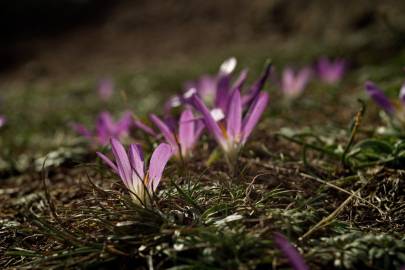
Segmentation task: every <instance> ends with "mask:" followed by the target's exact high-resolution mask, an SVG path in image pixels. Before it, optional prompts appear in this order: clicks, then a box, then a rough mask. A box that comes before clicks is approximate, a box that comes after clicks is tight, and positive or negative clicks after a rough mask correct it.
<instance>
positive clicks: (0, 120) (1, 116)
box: [0, 115, 7, 128]
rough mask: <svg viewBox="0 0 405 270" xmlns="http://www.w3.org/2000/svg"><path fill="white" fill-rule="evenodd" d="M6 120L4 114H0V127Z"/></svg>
mask: <svg viewBox="0 0 405 270" xmlns="http://www.w3.org/2000/svg"><path fill="white" fill-rule="evenodd" d="M6 122H7V119H6V117H5V116H4V115H0V128H1V127H2V126H4V125H5V124H6Z"/></svg>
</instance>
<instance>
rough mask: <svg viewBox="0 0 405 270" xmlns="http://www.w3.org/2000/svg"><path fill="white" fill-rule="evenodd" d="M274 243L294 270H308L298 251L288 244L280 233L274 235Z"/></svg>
mask: <svg viewBox="0 0 405 270" xmlns="http://www.w3.org/2000/svg"><path fill="white" fill-rule="evenodd" d="M274 242H275V244H276V246H277V247H278V249H280V251H281V252H282V253H283V254H284V256H285V257H286V258H287V259H288V262H289V264H290V265H291V267H292V268H293V269H294V270H309V267H308V266H307V264H306V263H305V261H304V258H302V256H301V254H300V253H299V252H298V250H297V249H296V248H295V247H294V246H293V245H292V244H290V243H289V242H288V240H287V238H286V237H285V236H284V235H282V234H281V233H275V234H274Z"/></svg>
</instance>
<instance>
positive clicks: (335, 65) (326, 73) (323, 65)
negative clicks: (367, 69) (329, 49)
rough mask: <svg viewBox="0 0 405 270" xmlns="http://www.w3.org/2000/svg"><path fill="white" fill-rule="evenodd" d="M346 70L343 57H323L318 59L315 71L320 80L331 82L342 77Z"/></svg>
mask: <svg viewBox="0 0 405 270" xmlns="http://www.w3.org/2000/svg"><path fill="white" fill-rule="evenodd" d="M345 71H346V61H345V60H343V59H336V60H335V61H332V60H329V59H327V58H325V57H322V58H321V59H319V61H318V63H317V72H318V75H319V77H320V79H321V80H323V81H324V82H326V83H329V84H333V83H336V82H338V81H339V80H341V79H342V77H343V75H344V73H345Z"/></svg>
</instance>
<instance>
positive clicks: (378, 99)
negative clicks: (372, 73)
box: [365, 81, 395, 115]
mask: <svg viewBox="0 0 405 270" xmlns="http://www.w3.org/2000/svg"><path fill="white" fill-rule="evenodd" d="M365 89H366V92H367V94H368V95H369V96H370V97H371V98H372V99H373V100H374V102H375V103H377V105H378V106H380V107H381V108H382V109H383V110H384V111H386V112H387V113H388V114H389V115H393V114H394V113H395V107H394V105H393V104H392V102H391V101H390V100H389V99H388V98H387V96H385V94H384V92H383V91H382V90H381V89H380V88H379V87H378V86H377V85H375V84H374V83H373V82H371V81H367V82H366V83H365Z"/></svg>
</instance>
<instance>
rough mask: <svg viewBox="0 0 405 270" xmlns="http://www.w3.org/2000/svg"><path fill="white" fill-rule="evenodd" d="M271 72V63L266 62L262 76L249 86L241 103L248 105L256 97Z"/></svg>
mask: <svg viewBox="0 0 405 270" xmlns="http://www.w3.org/2000/svg"><path fill="white" fill-rule="evenodd" d="M270 73H271V63H268V64H267V66H266V68H265V70H264V72H263V74H262V76H261V77H260V78H259V79H258V80H257V81H256V82H255V83H254V84H253V85H252V86H251V87H250V89H249V92H248V94H247V95H246V96H245V97H244V99H243V105H244V106H249V104H250V103H251V102H253V101H254V100H255V99H256V97H257V96H258V95H259V93H260V91H261V90H262V89H263V86H264V84H265V83H266V81H267V79H268V78H269V76H270Z"/></svg>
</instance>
